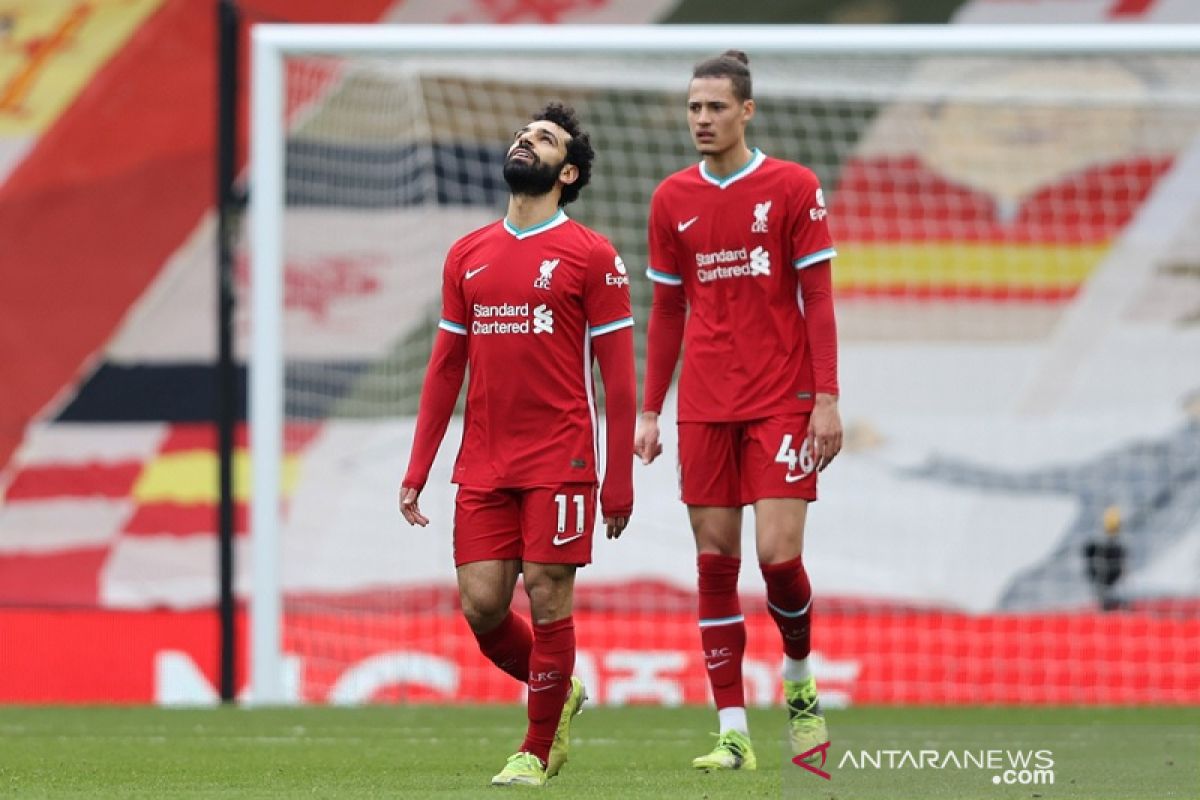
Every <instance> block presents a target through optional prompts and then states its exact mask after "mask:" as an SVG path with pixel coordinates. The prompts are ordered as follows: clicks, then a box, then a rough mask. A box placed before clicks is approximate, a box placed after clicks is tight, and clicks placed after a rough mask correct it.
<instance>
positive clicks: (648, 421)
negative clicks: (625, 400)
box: [633, 411, 663, 464]
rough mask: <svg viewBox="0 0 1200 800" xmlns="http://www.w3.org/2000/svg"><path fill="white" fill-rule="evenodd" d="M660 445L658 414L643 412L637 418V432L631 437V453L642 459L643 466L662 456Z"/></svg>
mask: <svg viewBox="0 0 1200 800" xmlns="http://www.w3.org/2000/svg"><path fill="white" fill-rule="evenodd" d="M662 451H663V448H662V444H661V443H660V442H659V441H658V414H655V413H654V412H653V411H644V412H642V415H641V416H640V417H638V423H637V432H636V433H634V435H633V452H634V455H636V456H637V457H638V458H640V459H642V463H643V464H649V463H650V462H652V461H654V459H656V458H658V457H659V456H660V455H662Z"/></svg>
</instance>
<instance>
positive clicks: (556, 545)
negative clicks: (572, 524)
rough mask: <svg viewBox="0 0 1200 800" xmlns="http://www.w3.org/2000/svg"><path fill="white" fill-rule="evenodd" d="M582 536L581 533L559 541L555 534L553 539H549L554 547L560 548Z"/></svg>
mask: <svg viewBox="0 0 1200 800" xmlns="http://www.w3.org/2000/svg"><path fill="white" fill-rule="evenodd" d="M582 536H583V534H582V533H577V534H575V535H574V536H568V537H567V538H566V539H560V538H558V534H557V533H556V534H554V538H553V539H551V540H550V541H552V542H553V543H554V546H555V547H562V546H563V545H564V544H566V543H567V542H573V541H575V540H576V539H579V538H581V537H582Z"/></svg>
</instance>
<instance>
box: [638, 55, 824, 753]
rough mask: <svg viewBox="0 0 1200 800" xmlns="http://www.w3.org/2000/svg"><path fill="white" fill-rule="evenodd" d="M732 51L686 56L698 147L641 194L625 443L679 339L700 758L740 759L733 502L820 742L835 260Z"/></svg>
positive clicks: (642, 444) (643, 442)
mask: <svg viewBox="0 0 1200 800" xmlns="http://www.w3.org/2000/svg"><path fill="white" fill-rule="evenodd" d="M748 64H749V60H748V59H747V58H746V55H745V54H744V53H741V52H740V51H732V50H731V51H728V52H727V53H725V54H723V55H721V56H718V57H716V58H712V59H709V60H706V61H702V62H701V63H699V64H697V65H696V67H695V69H694V71H693V75H692V80H691V83H690V84H689V89H688V101H687V116H688V125H689V128H690V130H691V134H692V139H693V141H694V142H695V145H696V148H697V150H699V152H700V155H701V156H702V161H701V162H700V164H699V165H698V166H695V167H689V168H688V169H685V170H683V171H681V172H678V173H675V174H674V175H671V176H669V177H668V178H667V179H666V180H664V181H663V182H662V184H660V185H659V187H658V189H657V190H656V191H655V193H654V197H653V199H652V201H651V206H650V223H649V228H650V230H649V240H650V264H649V268H648V270H647V274H648V275H649V277H650V278H651V280H653V281H654V284H655V286H654V301H653V305H652V309H651V314H650V322H649V330H648V341H647V356H646V359H647V364H646V382H645V392H644V401H643V406H642V414H641V417H640V419H639V420H638V427H637V434H636V438H635V445H634V447H635V451H636V453H637V454H638V455H639V456H640V457H641V459H642V461H643V462H644V463H647V464H648V463H650V462H651V461H653V460H654V459H655V458H656V457H657V456H658V455H659V454H660V453H661V452H662V445H661V444H660V443H659V428H658V415H659V412H660V411H661V410H662V404H663V399H664V397H665V396H666V393H667V388H668V386H669V384H670V382H671V376H672V373H673V372H674V370H675V362H676V361H677V360H678V358H679V350H680V345H681V343H683V342H685V341H686V347H684V348H683V351H684V355H683V371H682V372H681V374H680V378H679V467H680V485H681V493H682V497H683V502H684V503H685V504H687V508H688V516H689V518H690V521H691V526H692V533H693V535H694V537H695V541H696V552H697V559H696V561H697V568H698V573H699V581H698V582H699V615H700V640H701V644H702V646H703V649H704V660H705V667H706V670H705V671H706V672H707V674H708V679H709V682H710V683H711V685H712V692H713V699H714V700H715V702H716V706H717V711H718V717H719V721H720V733H719V738H718V741H717V745H716V748H715V749H714V750H713V751H712V752H711V753H708V754H707V755H704V756H701V757H699V758H697V759H695V760H694V761H693V762H692V764H693V766H695V767H696V768H697V769H706V770H709V769H754V768H755V767H756V763H757V762H756V758H755V755H754V750H753V747H752V745H751V741H750V736H749V733H750V731H749V728H748V726H747V723H746V711H745V696H744V689H743V684H742V660H743V654H744V652H745V647H746V628H745V623H744V620H743V616H742V609H741V606H740V601H739V599H738V594H737V586H738V573H739V570H740V568H741V529H742V510H743V507H744V506H746V505H753V506H754V520H755V538H756V544H757V556H758V562H759V567H760V569H761V571H762V576H763V579H764V581H765V582H766V589H767V609H768V612H769V613H770V615H771V617H772V618H773V619H774V621H775V623H776V624H777V625H778V627H779V633H780V636H781V638H782V641H783V651H784V660H783V675H782V678H783V693H784V697H785V698H786V701H787V708H788V714H789V731H790V738H791V745H792V749H793V750H794V752H795V754H796V755H798V756H803V757H804V758H805V760H812V761H814V762H815V761H818V760H820V753H819V752H818V750H819V748H820V746H821V745H822V744H824V743H825V742H827V741H828V735H827V732H826V727H825V719H824V716H823V714H822V712H821V707H820V704H819V703H818V700H817V686H816V682H815V680H814V678H813V674H812V670H811V667H810V665H809V662H808V656H809V651H810V639H809V628H810V625H811V622H812V590H811V588H810V586H809V580H808V575H807V573H806V571H805V569H804V562H803V559H802V555H801V554H802V551H803V544H804V522H805V515H806V512H807V509H808V504H809V503H810V502H812V501H814V500H816V499H817V472H819V471H820V470H822V469H824V468H825V466H827V465H828V464H829V462H830V461H832V460H833V458H834V456H836V455H837V454H838V451H839V450H840V449H841V445H842V424H841V418H840V415H839V414H838V405H837V404H838V386H837V330H836V324H835V320H834V311H833V295H832V289H831V280H830V259H832V258H833V256H834V255H835V253H834V249H833V243H832V240H831V239H830V236H829V230H828V227H827V225H826V219H825V216H826V211H825V202H824V198H823V197H822V194H821V188H820V186H819V184H818V182H817V179H816V177H815V176H814V175H813V173H812V172H810V171H809V170H808V169H806V168H805V167H803V166H800V165H799V164H794V163H791V162H788V161H781V160H777V159H774V158H770V157H768V156H766V155H764V154H763V153H762V152H760V151H759V150H757V149H750V148H749V147H748V146H747V145H746V125H747V123H749V122H750V120H751V118H753V116H754V111H755V108H754V100H753V94H752V91H751V76H750V70H749V66H748Z"/></svg>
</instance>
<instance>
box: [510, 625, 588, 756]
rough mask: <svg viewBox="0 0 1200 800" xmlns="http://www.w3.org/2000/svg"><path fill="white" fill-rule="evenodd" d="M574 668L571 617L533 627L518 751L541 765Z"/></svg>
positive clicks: (548, 751) (567, 691)
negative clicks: (524, 725) (526, 717)
mask: <svg viewBox="0 0 1200 800" xmlns="http://www.w3.org/2000/svg"><path fill="white" fill-rule="evenodd" d="M574 669H575V620H574V619H572V618H571V617H566V618H564V619H560V620H558V621H557V622H551V623H549V624H546V625H534V626H533V652H532V653H531V654H530V656H529V676H528V677H529V703H528V710H529V728H528V729H527V730H526V732H525V743H524V744H522V745H521V750H523V751H525V752H526V753H533V754H534V755H535V756H537V757H538V758H540V759H541V760H542V763H543V764H545V763H546V762H547V761H549V759H550V745H552V744H553V743H554V731H555V729H556V728H558V718H559V717H560V716H561V715H562V710H563V704H564V703H566V702H567V694H568V693H569V692H570V691H571V673H572V672H573V671H574Z"/></svg>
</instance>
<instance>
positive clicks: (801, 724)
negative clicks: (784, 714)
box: [783, 678, 829, 764]
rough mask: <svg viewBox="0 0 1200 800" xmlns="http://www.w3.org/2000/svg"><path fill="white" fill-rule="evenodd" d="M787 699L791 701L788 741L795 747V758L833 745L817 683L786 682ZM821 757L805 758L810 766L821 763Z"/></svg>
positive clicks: (789, 706)
mask: <svg viewBox="0 0 1200 800" xmlns="http://www.w3.org/2000/svg"><path fill="white" fill-rule="evenodd" d="M783 696H784V697H785V698H786V699H787V708H788V738H789V739H791V743H792V754H793V755H797V756H799V755H803V754H804V753H808V752H811V751H812V750H813V748H815V747H819V746H820V745H823V744H825V743H826V742H828V741H829V730H828V729H827V728H826V727H825V715H824V714H823V713H821V701H820V700H818V699H817V681H816V679H814V678H809V679H808V680H806V681H789V680H785V681H784V682H783ZM821 755H822V754H821V753H812V755H810V756H808V757H807V758H805V759H804V760H805V762H807V763H813V764H815V763H817V762H819V761H820V760H821Z"/></svg>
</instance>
